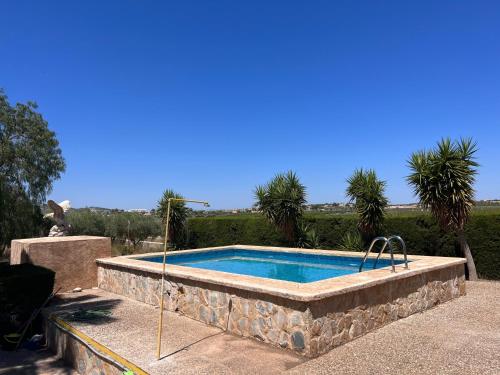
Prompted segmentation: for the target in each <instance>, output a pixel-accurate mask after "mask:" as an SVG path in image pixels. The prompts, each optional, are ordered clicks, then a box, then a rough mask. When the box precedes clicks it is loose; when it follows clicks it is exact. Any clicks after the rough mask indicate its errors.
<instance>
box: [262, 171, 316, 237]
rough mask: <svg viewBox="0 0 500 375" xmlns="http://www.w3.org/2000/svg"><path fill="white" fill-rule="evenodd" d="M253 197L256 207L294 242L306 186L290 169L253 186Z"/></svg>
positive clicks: (302, 209)
mask: <svg viewBox="0 0 500 375" xmlns="http://www.w3.org/2000/svg"><path fill="white" fill-rule="evenodd" d="M255 198H256V200H257V202H256V206H257V209H258V210H260V211H261V212H262V213H263V214H264V216H265V217H266V218H267V220H269V222H271V223H272V224H274V225H275V226H276V227H277V228H279V229H280V230H281V231H282V232H283V233H284V235H285V237H286V239H287V240H288V241H289V242H290V243H291V244H294V243H295V241H296V239H297V234H298V230H299V221H300V219H301V218H302V214H303V212H304V204H305V203H306V188H305V186H304V185H302V184H301V183H300V181H299V178H298V177H297V175H296V174H295V173H294V172H292V171H289V172H287V173H280V174H277V175H276V176H274V178H273V179H272V180H271V181H269V182H268V183H267V184H266V185H260V186H257V187H256V188H255Z"/></svg>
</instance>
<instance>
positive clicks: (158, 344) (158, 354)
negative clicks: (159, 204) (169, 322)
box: [156, 198, 209, 360]
mask: <svg viewBox="0 0 500 375" xmlns="http://www.w3.org/2000/svg"><path fill="white" fill-rule="evenodd" d="M172 201H179V202H190V203H202V204H203V205H204V206H205V207H208V206H209V204H208V202H205V201H198V200H193V199H184V198H168V201H167V220H166V224H165V242H164V244H163V265H162V271H161V283H160V318H159V319H158V334H157V339H156V359H157V360H160V357H161V335H162V331H163V301H164V287H165V265H166V262H167V244H168V224H169V221H170V204H171V202H172Z"/></svg>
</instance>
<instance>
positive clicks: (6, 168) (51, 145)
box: [0, 89, 65, 247]
mask: <svg viewBox="0 0 500 375" xmlns="http://www.w3.org/2000/svg"><path fill="white" fill-rule="evenodd" d="M36 110H37V105H36V104H35V103H33V102H28V103H26V104H22V103H17V104H16V105H11V104H10V103H9V101H8V98H7V96H6V95H5V93H4V91H3V90H1V89H0V192H1V196H0V228H1V230H0V247H5V246H7V245H8V244H9V243H10V240H11V239H13V238H15V237H18V238H19V237H26V236H33V235H39V234H40V232H39V231H40V230H41V228H42V224H43V220H42V215H41V210H40V207H39V206H40V205H41V204H42V203H43V202H44V200H45V198H46V196H47V194H48V193H49V192H50V191H51V189H52V184H53V182H54V181H55V180H57V179H58V178H60V176H61V173H63V172H64V170H65V162H64V159H63V157H62V154H61V149H60V148H59V142H58V141H57V139H56V136H55V133H54V132H52V131H51V130H49V128H48V124H47V121H45V119H44V118H43V117H42V115H41V114H40V113H38V112H37V111H36Z"/></svg>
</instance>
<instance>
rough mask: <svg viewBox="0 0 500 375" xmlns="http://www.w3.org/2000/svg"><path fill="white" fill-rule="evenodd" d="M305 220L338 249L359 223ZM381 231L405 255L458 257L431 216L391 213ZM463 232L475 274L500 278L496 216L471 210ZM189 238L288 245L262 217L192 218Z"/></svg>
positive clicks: (191, 243) (197, 244) (205, 242)
mask: <svg viewBox="0 0 500 375" xmlns="http://www.w3.org/2000/svg"><path fill="white" fill-rule="evenodd" d="M306 221H307V222H308V223H309V224H310V225H312V226H313V227H314V228H315V229H316V231H317V233H318V235H319V237H320V243H321V247H322V248H325V249H335V248H338V245H339V242H340V239H341V237H342V235H343V234H344V233H345V232H347V231H354V230H355V229H356V223H357V220H356V218H355V217H353V216H345V217H344V216H326V215H325V216H316V217H315V216H310V217H306ZM384 233H385V234H386V235H389V234H398V235H400V236H401V237H403V239H404V240H405V242H406V245H407V248H408V253H409V254H415V255H436V256H461V255H460V249H459V247H458V244H457V243H456V239H455V237H454V236H453V235H452V234H449V233H444V232H442V231H441V230H440V229H439V228H438V226H437V224H436V222H435V220H434V219H433V218H432V217H431V216H430V215H426V214H421V215H418V216H415V215H412V216H408V217H398V216H394V217H391V216H389V217H387V218H386V220H385V226H384ZM466 234H467V240H468V242H469V245H470V247H471V251H472V255H473V256H474V259H475V262H476V268H477V272H478V274H479V276H480V277H481V278H485V279H495V280H500V214H498V213H493V214H492V213H476V214H474V215H473V216H472V217H471V220H470V222H469V223H468V224H467V227H466ZM187 241H188V247H189V248H201V247H211V246H224V245H233V244H245V245H261V246H287V242H286V240H285V238H284V237H283V236H282V235H281V234H280V233H278V232H277V231H276V230H275V229H274V227H273V226H271V225H270V224H268V223H267V222H266V220H265V219H264V218H263V217H261V216H260V215H252V216H248V215H242V216H227V217H224V216H218V217H206V218H205V217H204V218H199V217H198V218H191V219H189V221H188V238H187Z"/></svg>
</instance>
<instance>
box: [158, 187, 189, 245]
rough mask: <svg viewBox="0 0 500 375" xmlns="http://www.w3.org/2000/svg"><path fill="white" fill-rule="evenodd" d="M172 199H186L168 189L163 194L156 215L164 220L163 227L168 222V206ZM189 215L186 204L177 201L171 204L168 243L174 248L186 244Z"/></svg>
mask: <svg viewBox="0 0 500 375" xmlns="http://www.w3.org/2000/svg"><path fill="white" fill-rule="evenodd" d="M170 198H176V199H183V198H184V197H183V196H182V195H180V194H177V193H176V192H175V191H173V190H171V189H167V190H165V191H164V192H163V195H162V197H161V199H160V200H159V201H158V206H157V208H156V213H157V215H158V216H159V217H160V218H161V219H162V222H163V225H165V224H166V222H167V206H168V200H169V199H170ZM187 214H188V208H187V207H186V204H185V203H184V202H182V201H175V200H173V201H171V202H170V219H169V221H168V222H169V224H168V226H169V228H168V234H169V238H168V241H169V242H170V243H171V244H172V245H174V247H178V246H180V245H182V243H183V242H184V233H185V225H186V219H187Z"/></svg>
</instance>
